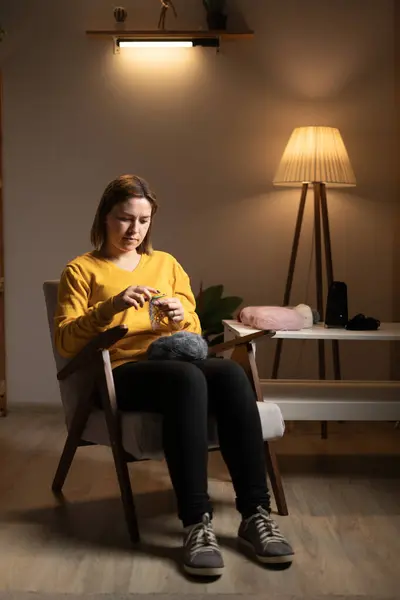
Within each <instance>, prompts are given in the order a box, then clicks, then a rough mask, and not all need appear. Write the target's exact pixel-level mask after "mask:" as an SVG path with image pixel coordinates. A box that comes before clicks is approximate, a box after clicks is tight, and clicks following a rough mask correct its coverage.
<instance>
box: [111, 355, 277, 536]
mask: <svg viewBox="0 0 400 600" xmlns="http://www.w3.org/2000/svg"><path fill="white" fill-rule="evenodd" d="M114 381H115V388H116V394H117V402H118V407H119V408H120V410H122V411H137V412H156V413H161V414H162V415H163V445H164V453H165V458H166V461H167V464H168V469H169V473H170V477H171V481H172V485H173V487H174V490H175V494H176V498H177V503H178V514H179V518H180V519H181V520H182V522H183V525H184V526H188V525H192V524H194V523H198V522H199V521H201V517H202V515H203V514H204V513H206V512H208V513H210V515H211V514H212V507H211V503H210V498H209V496H208V493H207V462H208V441H207V440H208V436H207V421H208V414H212V415H214V416H215V417H216V420H217V425H218V436H219V444H220V448H221V453H222V456H223V458H224V460H225V462H226V464H227V466H228V469H229V472H230V475H231V478H232V482H233V486H234V488H235V492H236V506H237V509H238V511H239V512H240V513H241V514H242V516H243V517H244V518H246V517H248V516H250V515H252V514H253V513H254V512H256V509H257V507H258V506H262V507H264V508H265V509H266V510H269V508H270V499H269V493H268V489H267V482H266V467H265V462H264V443H263V439H262V431H261V422H260V417H259V412H258V409H257V404H256V399H255V395H254V392H253V390H252V388H251V385H250V382H249V380H248V378H247V376H246V374H245V372H244V370H243V369H242V367H240V366H239V365H238V364H237V363H235V362H233V361H231V360H228V359H221V358H210V359H207V360H204V361H198V362H195V363H187V362H183V361H140V362H130V363H125V364H124V365H121V366H119V367H117V368H116V369H114Z"/></svg>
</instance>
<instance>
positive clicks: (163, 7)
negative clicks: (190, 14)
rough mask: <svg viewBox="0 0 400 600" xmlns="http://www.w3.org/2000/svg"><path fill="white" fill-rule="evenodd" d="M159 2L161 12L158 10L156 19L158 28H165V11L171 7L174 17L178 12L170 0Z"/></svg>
mask: <svg viewBox="0 0 400 600" xmlns="http://www.w3.org/2000/svg"><path fill="white" fill-rule="evenodd" d="M160 2H161V12H160V18H159V21H158V29H163V30H164V29H165V19H166V16H167V12H168V9H169V8H172V12H173V13H174V16H175V18H176V17H177V16H178V13H177V12H176V8H175V6H174V3H173V2H172V0H160Z"/></svg>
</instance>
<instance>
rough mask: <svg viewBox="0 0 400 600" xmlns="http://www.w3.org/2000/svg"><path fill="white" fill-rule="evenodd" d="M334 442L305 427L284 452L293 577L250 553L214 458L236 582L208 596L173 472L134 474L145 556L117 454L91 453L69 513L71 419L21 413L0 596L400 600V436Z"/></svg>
mask: <svg viewBox="0 0 400 600" xmlns="http://www.w3.org/2000/svg"><path fill="white" fill-rule="evenodd" d="M330 431H331V434H330V437H329V439H328V440H321V439H320V438H319V427H318V425H317V424H301V425H300V424H298V425H296V426H295V427H294V429H293V430H291V431H290V433H289V434H288V435H287V436H286V437H285V439H284V440H282V441H280V442H279V443H278V444H277V447H278V450H279V455H280V464H281V465H282V470H283V474H284V482H285V487H286V493H287V500H288V504H289V510H290V516H289V517H278V520H279V523H280V525H281V528H282V530H283V531H284V533H285V534H287V536H288V538H289V539H290V541H291V542H292V544H293V546H294V548H295V550H296V561H295V563H294V564H293V566H292V567H291V568H290V569H288V570H267V569H265V568H262V567H260V566H259V565H257V564H255V563H253V562H252V561H251V560H250V559H248V558H246V557H243V556H242V555H241V554H240V553H239V552H238V551H237V549H236V546H235V534H236V529H237V525H238V517H237V515H236V512H235V509H234V498H233V493H232V488H231V484H230V483H229V479H228V476H227V473H226V471H225V468H224V466H223V464H222V461H221V458H220V456H219V455H218V454H216V453H214V454H212V455H210V490H211V493H212V496H213V497H214V499H215V507H216V515H215V527H216V530H217V532H218V534H219V539H220V542H221V546H222V548H223V551H224V556H225V561H226V572H225V574H224V575H223V577H222V578H221V579H220V580H219V581H217V582H213V583H204V582H203V583H197V582H194V581H192V580H189V579H186V578H185V577H184V576H183V575H182V574H181V572H180V571H179V568H178V559H179V552H180V542H181V530H180V525H179V522H178V521H177V519H176V517H175V513H174V498H173V494H172V492H171V487H170V483H169V480H168V475H167V472H166V469H165V465H164V464H163V463H155V462H146V463H141V464H136V465H134V466H132V467H131V475H132V481H133V485H134V490H135V493H136V497H137V505H138V511H139V514H140V516H141V525H142V536H143V543H142V545H141V546H140V547H138V548H135V549H132V548H130V547H129V544H128V541H127V536H126V531H125V528H124V522H123V518H122V512H121V507H120V502H119V499H118V493H117V486H116V480H115V475H114V471H113V464H112V461H111V457H110V453H109V451H108V450H107V449H103V448H83V449H81V450H79V453H78V455H77V457H76V459H75V463H74V465H73V469H72V471H71V474H70V477H69V479H68V480H67V484H66V488H65V501H64V503H63V504H58V503H57V502H56V500H55V499H54V498H53V497H52V494H51V492H50V482H51V478H52V475H53V473H54V470H55V467H56V463H57V459H58V455H59V452H60V450H61V447H62V443H63V440H64V435H65V433H64V425H63V421H62V416H61V414H59V413H56V412H48V413H40V412H37V413H34V412H28V411H27V410H21V409H20V410H18V411H17V412H13V411H11V413H10V414H9V416H8V417H7V418H6V419H2V420H0V556H1V560H0V590H16V591H41V592H48V593H54V594H56V593H58V592H67V593H78V594H79V593H82V594H84V593H95V592H97V593H99V592H111V593H113V592H114V593H135V592H136V593H172V594H174V593H177V592H178V591H179V592H180V593H185V592H187V593H188V594H194V593H211V592H213V593H227V594H230V593H243V594H256V593H263V592H265V593H267V592H268V594H271V597H273V594H282V595H291V594H292V595H293V596H295V597H296V598H297V597H298V598H303V597H304V599H306V598H308V597H310V596H313V595H318V594H321V595H323V594H326V595H328V594H338V595H339V594H343V595H344V596H345V597H348V598H351V597H352V596H355V595H364V594H365V595H366V594H369V595H370V596H372V597H374V598H375V597H376V598H384V597H393V598H399V597H400V592H399V589H400V576H399V567H400V430H399V429H397V430H395V429H394V428H393V424H389V423H380V424H369V425H365V424H359V423H353V424H349V423H347V424H332V425H331V428H330ZM268 594H267V595H266V597H267V596H268Z"/></svg>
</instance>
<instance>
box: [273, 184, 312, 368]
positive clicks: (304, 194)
mask: <svg viewBox="0 0 400 600" xmlns="http://www.w3.org/2000/svg"><path fill="white" fill-rule="evenodd" d="M307 191H308V183H304V184H303V187H302V190H301V197H300V204H299V210H298V212H297V219H296V226H295V230H294V237H293V244H292V252H291V254H290V261H289V271H288V275H287V279H286V288H285V294H284V296H283V306H288V304H289V302H290V294H291V292H292V285H293V276H294V269H295V266H296V259H297V252H298V249H299V241H300V233H301V226H302V224H303V217H304V208H305V205H306V199H307ZM282 342H283V340H281V339H278V340H277V345H276V350H275V358H274V365H273V367H272V379H277V378H278V372H279V365H280V361H281V354H282Z"/></svg>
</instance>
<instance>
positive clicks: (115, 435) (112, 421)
mask: <svg viewBox="0 0 400 600" xmlns="http://www.w3.org/2000/svg"><path fill="white" fill-rule="evenodd" d="M103 361H104V363H103V365H102V368H101V369H100V372H99V386H100V393H101V398H102V403H103V408H104V413H105V418H106V423H107V429H108V433H109V436H110V442H111V449H112V453H113V458H114V464H115V470H116V472H117V478H118V484H119V489H120V492H121V500H122V506H123V509H124V514H125V521H126V525H127V528H128V533H129V537H130V539H131V542H132V543H134V544H135V543H138V542H139V541H140V533H139V525H138V520H137V516H136V508H135V501H134V499H133V493H132V486H131V481H130V478H129V469H128V464H127V461H126V453H125V450H124V447H123V444H122V433H121V427H120V419H119V414H118V408H117V403H116V396H115V387H114V380H113V375H112V371H111V366H110V363H109V355H108V352H106V351H103Z"/></svg>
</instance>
